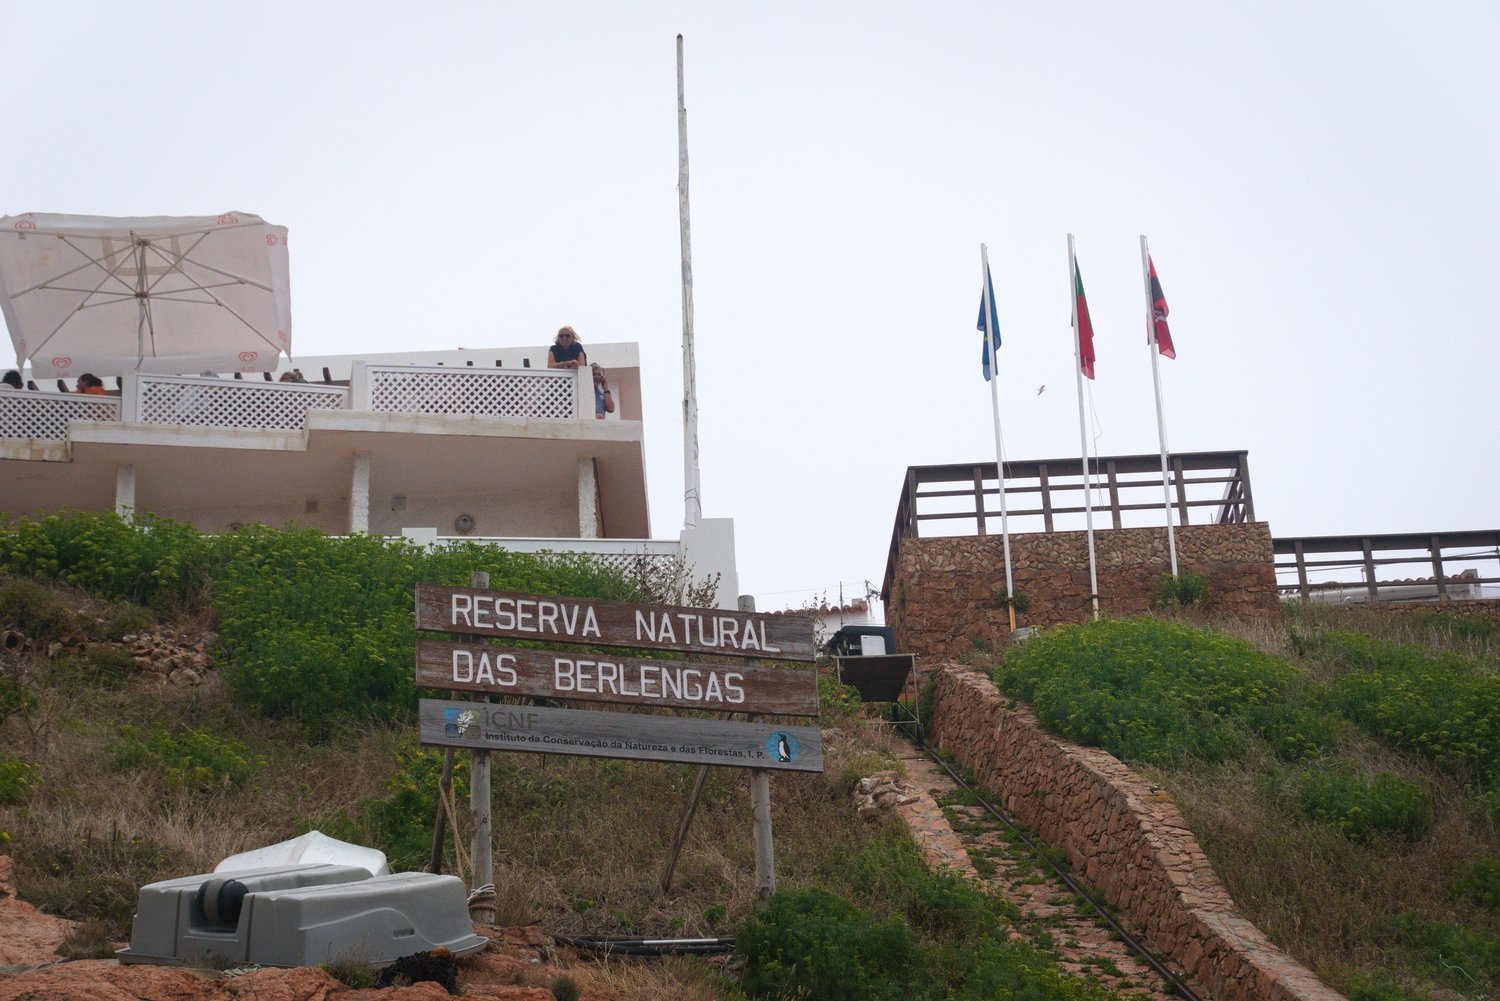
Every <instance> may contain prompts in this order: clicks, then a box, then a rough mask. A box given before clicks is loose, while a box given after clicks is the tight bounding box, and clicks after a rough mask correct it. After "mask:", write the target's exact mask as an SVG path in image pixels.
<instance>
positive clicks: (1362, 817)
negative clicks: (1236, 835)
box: [1297, 767, 1432, 841]
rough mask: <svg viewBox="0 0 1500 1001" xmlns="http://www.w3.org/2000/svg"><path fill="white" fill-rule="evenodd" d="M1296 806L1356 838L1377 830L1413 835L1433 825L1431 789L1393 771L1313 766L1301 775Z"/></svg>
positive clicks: (1411, 838) (1409, 837) (1365, 838)
mask: <svg viewBox="0 0 1500 1001" xmlns="http://www.w3.org/2000/svg"><path fill="white" fill-rule="evenodd" d="M1297 806H1298V808H1299V809H1300V810H1301V811H1302V813H1303V815H1304V816H1306V817H1307V818H1308V819H1310V820H1321V821H1324V822H1325V823H1329V824H1332V825H1333V826H1334V827H1336V828H1338V830H1339V832H1340V833H1342V834H1343V835H1344V836H1345V837H1347V838H1349V839H1350V840H1352V841H1368V840H1370V838H1372V837H1373V836H1374V835H1376V834H1392V835H1396V836H1398V837H1403V838H1406V839H1407V840H1408V841H1415V840H1417V839H1418V838H1420V837H1421V836H1422V835H1423V834H1425V833H1427V829H1428V828H1429V827H1430V826H1431V825H1432V797H1431V796H1430V795H1429V794H1428V792H1427V790H1426V789H1424V788H1423V787H1422V786H1420V785H1418V784H1417V783H1415V782H1409V781H1407V780H1406V779H1403V778H1401V777H1400V776H1399V775H1393V774H1391V773H1390V772H1377V773H1376V774H1375V775H1373V776H1371V777H1369V778H1365V777H1364V776H1362V775H1358V774H1356V773H1354V772H1353V771H1352V770H1350V769H1348V768H1338V767H1332V768H1322V769H1309V770H1307V771H1305V772H1303V773H1301V774H1300V775H1299V776H1298V777H1297Z"/></svg>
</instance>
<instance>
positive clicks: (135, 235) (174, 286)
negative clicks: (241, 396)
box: [0, 212, 292, 379]
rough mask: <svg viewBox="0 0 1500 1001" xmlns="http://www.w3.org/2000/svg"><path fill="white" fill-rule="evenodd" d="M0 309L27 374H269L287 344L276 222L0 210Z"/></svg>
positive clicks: (287, 304)
mask: <svg viewBox="0 0 1500 1001" xmlns="http://www.w3.org/2000/svg"><path fill="white" fill-rule="evenodd" d="M0 312H3V313H4V315H5V324H6V326H7V327H9V328H10V339H11V342H12V343H13V344H14V345H15V348H16V363H17V366H18V367H20V366H24V365H25V364H26V362H27V361H28V360H29V361H30V362H31V371H32V374H33V376H34V377H36V378H41V379H45V378H66V377H71V376H75V375H78V374H80V373H82V372H93V373H94V374H96V375H119V374H122V373H124V372H151V373H157V374H168V375H170V374H177V373H189V374H196V373H198V372H201V371H203V370H205V369H208V370H211V371H214V372H269V371H271V370H273V369H275V368H276V366H277V363H278V359H279V357H280V355H281V353H282V352H286V354H287V356H288V357H290V356H291V351H292V306H291V291H290V275H289V270H288V267H287V251H286V227H284V226H272V225H270V224H269V223H267V222H266V221H265V220H264V219H262V218H260V217H259V216H255V215H250V214H249V213H245V212H226V213H225V214H224V215H221V216H218V217H217V218H215V217H212V216H203V217H186V216H183V217H172V216H151V217H141V218H109V217H104V216H76V215H49V214H45V213H40V212H37V213H33V212H28V213H25V214H23V215H19V216H5V217H3V218H0Z"/></svg>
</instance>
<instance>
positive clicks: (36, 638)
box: [0, 580, 80, 646]
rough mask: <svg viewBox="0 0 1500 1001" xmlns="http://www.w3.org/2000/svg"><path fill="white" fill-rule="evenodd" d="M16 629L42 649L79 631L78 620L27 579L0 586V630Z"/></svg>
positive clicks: (48, 592) (53, 596) (64, 606)
mask: <svg viewBox="0 0 1500 1001" xmlns="http://www.w3.org/2000/svg"><path fill="white" fill-rule="evenodd" d="M3 626H9V627H13V628H15V629H19V630H20V631H21V632H22V633H23V634H25V636H26V637H27V638H28V639H30V640H32V641H33V642H35V643H37V644H40V645H42V646H45V645H46V644H48V643H53V642H56V641H58V640H61V639H64V638H65V637H68V636H72V635H74V634H75V633H77V632H78V631H79V629H80V626H79V623H78V617H77V616H75V615H74V614H73V613H72V612H71V611H69V610H68V608H67V606H66V605H64V604H63V603H62V602H61V601H59V600H58V598H57V595H55V594H53V593H52V592H51V591H50V590H48V589H47V588H45V587H43V586H41V585H40V584H36V583H33V582H32V581H28V580H12V581H7V582H6V583H5V584H4V585H0V627H3Z"/></svg>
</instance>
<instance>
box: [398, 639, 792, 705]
mask: <svg viewBox="0 0 1500 1001" xmlns="http://www.w3.org/2000/svg"><path fill="white" fill-rule="evenodd" d="M417 684H418V685H421V686H423V687H428V688H450V689H461V690H465V691H475V692H491V693H494V694H497V695H525V696H530V697H532V698H563V699H581V700H583V701H587V702H617V703H625V704H630V705H644V706H669V707H672V708H678V709H708V710H721V711H724V710H727V711H729V712H737V713H768V714H771V715H775V716H816V715H817V714H818V676H817V674H816V673H814V672H813V671H810V670H797V669H794V668H790V667H756V666H751V665H746V664H738V665H724V664H695V663H688V662H686V661H671V660H646V659H642V658H639V657H625V656H619V655H615V654H597V653H581V652H578V651H569V652H556V651H551V650H520V649H514V648H509V647H498V646H486V645H482V644H473V643H446V642H439V641H436V640H420V641H418V643H417Z"/></svg>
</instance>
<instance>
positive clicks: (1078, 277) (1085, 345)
mask: <svg viewBox="0 0 1500 1001" xmlns="http://www.w3.org/2000/svg"><path fill="white" fill-rule="evenodd" d="M1073 295H1074V296H1075V298H1076V299H1077V305H1078V315H1077V319H1076V320H1075V321H1074V323H1075V326H1076V327H1077V329H1078V368H1079V370H1080V371H1081V372H1083V374H1084V375H1085V376H1087V377H1088V378H1090V379H1092V378H1093V377H1094V324H1093V322H1092V321H1090V320H1089V302H1088V300H1087V299H1086V298H1084V295H1083V274H1082V272H1080V271H1079V270H1078V261H1077V259H1076V258H1075V259H1074V261H1073Z"/></svg>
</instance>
